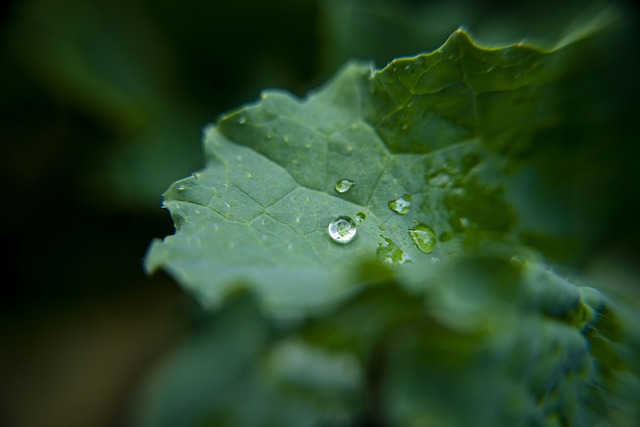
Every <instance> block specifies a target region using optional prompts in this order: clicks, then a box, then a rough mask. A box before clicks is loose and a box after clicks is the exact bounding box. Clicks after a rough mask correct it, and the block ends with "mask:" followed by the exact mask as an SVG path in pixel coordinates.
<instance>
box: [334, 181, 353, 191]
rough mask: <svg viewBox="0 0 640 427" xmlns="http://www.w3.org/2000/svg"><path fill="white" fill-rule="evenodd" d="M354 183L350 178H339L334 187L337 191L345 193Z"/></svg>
mask: <svg viewBox="0 0 640 427" xmlns="http://www.w3.org/2000/svg"><path fill="white" fill-rule="evenodd" d="M354 185H356V183H355V181H351V180H350V179H346V178H345V179H341V180H339V181H338V182H336V185H335V187H334V188H335V189H336V191H337V192H338V193H346V192H347V191H349V190H350V189H351V187H353V186H354Z"/></svg>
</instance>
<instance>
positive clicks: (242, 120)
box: [238, 116, 247, 125]
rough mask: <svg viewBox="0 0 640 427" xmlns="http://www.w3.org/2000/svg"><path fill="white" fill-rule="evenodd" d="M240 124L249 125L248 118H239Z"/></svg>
mask: <svg viewBox="0 0 640 427" xmlns="http://www.w3.org/2000/svg"><path fill="white" fill-rule="evenodd" d="M238 123H239V124H241V125H243V124H245V123H247V118H246V117H245V116H240V117H238Z"/></svg>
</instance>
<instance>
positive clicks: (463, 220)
mask: <svg viewBox="0 0 640 427" xmlns="http://www.w3.org/2000/svg"><path fill="white" fill-rule="evenodd" d="M458 221H460V225H461V226H462V228H469V226H470V225H471V221H470V220H469V218H459V219H458Z"/></svg>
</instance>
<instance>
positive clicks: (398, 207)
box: [387, 194, 412, 215]
mask: <svg viewBox="0 0 640 427" xmlns="http://www.w3.org/2000/svg"><path fill="white" fill-rule="evenodd" d="M411 200H412V198H411V194H403V195H402V197H399V198H397V199H396V200H391V201H390V202H389V203H387V206H389V209H391V210H392V211H395V212H397V213H399V214H400V215H406V214H407V213H408V212H409V209H410V208H411Z"/></svg>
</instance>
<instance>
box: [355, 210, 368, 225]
mask: <svg viewBox="0 0 640 427" xmlns="http://www.w3.org/2000/svg"><path fill="white" fill-rule="evenodd" d="M365 219H367V214H365V213H364V212H358V213H357V214H356V221H357V222H358V223H361V222H362V221H364V220H365Z"/></svg>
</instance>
